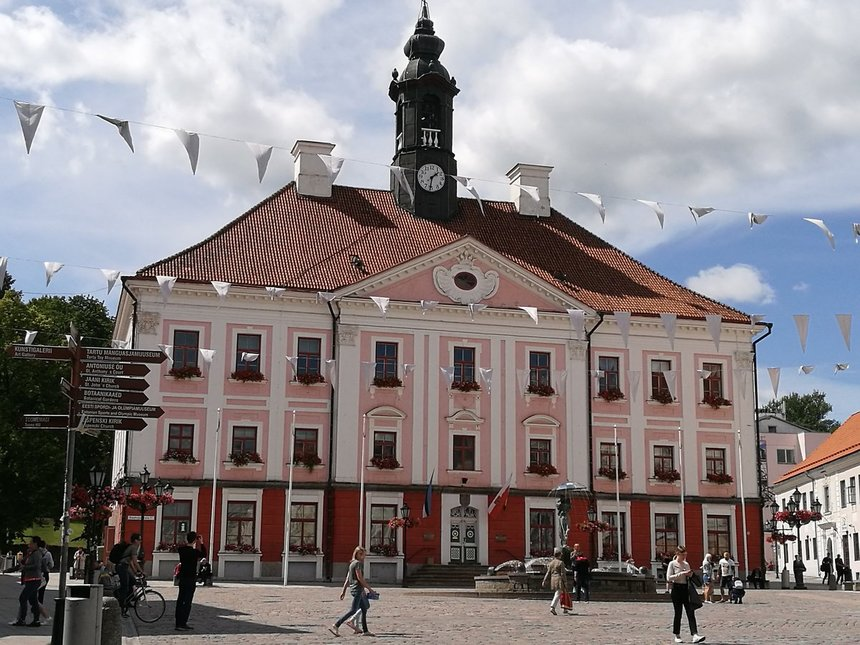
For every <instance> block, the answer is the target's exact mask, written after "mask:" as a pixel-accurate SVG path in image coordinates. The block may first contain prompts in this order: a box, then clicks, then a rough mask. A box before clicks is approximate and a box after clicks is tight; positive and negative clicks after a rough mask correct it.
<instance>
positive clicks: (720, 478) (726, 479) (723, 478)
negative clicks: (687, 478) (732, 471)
mask: <svg viewBox="0 0 860 645" xmlns="http://www.w3.org/2000/svg"><path fill="white" fill-rule="evenodd" d="M706 479H707V480H708V481H709V482H712V483H714V484H731V483H732V482H733V481H735V478H734V477H732V476H731V475H729V474H728V473H708V474H707V475H706Z"/></svg>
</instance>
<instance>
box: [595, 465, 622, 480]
mask: <svg viewBox="0 0 860 645" xmlns="http://www.w3.org/2000/svg"><path fill="white" fill-rule="evenodd" d="M597 474H598V475H600V476H601V477H606V478H607V479H615V469H614V468H612V467H610V466H601V467H600V469H599V470H598V471H597ZM618 479H627V473H625V472H624V471H623V470H619V471H618Z"/></svg>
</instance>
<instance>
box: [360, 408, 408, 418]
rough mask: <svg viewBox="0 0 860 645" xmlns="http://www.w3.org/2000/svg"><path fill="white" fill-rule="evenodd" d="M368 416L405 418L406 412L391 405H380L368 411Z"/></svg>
mask: <svg viewBox="0 0 860 645" xmlns="http://www.w3.org/2000/svg"><path fill="white" fill-rule="evenodd" d="M367 416H368V417H371V418H374V419H405V418H406V413H405V412H403V411H402V410H398V409H397V408H393V407H391V406H390V405H380V406H379V407H378V408H373V409H372V410H371V411H370V412H368V413H367Z"/></svg>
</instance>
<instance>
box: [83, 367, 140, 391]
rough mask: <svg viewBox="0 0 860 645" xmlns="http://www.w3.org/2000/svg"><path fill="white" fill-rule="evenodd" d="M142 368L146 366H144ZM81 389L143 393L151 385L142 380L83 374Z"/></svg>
mask: <svg viewBox="0 0 860 645" xmlns="http://www.w3.org/2000/svg"><path fill="white" fill-rule="evenodd" d="M141 367H146V366H145V365H143V366H141ZM147 369H149V368H147ZM81 387H82V388H83V389H85V390H88V389H89V390H137V391H139V392H143V391H144V390H146V389H147V388H148V387H149V383H147V382H146V380H145V379H142V378H123V377H121V376H102V375H101V374H81Z"/></svg>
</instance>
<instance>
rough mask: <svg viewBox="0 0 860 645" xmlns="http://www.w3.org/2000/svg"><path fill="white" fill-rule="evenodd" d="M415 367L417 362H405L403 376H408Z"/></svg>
mask: <svg viewBox="0 0 860 645" xmlns="http://www.w3.org/2000/svg"><path fill="white" fill-rule="evenodd" d="M415 367H416V365H415V363H403V378H404V379H406V378H408V377H409V375H410V374H412V372H414V371H415Z"/></svg>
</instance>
